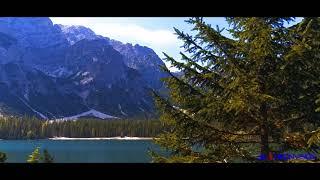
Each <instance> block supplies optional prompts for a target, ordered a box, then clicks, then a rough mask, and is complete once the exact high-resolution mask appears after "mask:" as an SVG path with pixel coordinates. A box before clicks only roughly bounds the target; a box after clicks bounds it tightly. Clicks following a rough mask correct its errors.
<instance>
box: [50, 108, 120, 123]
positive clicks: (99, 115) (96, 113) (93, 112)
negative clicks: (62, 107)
mask: <svg viewBox="0 0 320 180" xmlns="http://www.w3.org/2000/svg"><path fill="white" fill-rule="evenodd" d="M83 116H92V117H97V118H100V119H119V118H118V117H115V116H111V115H108V114H104V113H102V112H99V111H97V110H95V109H91V110H89V111H87V112H83V113H80V114H77V115H74V116H69V117H64V118H60V119H55V120H56V121H67V120H77V119H78V118H80V117H83Z"/></svg>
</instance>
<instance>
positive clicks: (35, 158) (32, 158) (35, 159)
mask: <svg viewBox="0 0 320 180" xmlns="http://www.w3.org/2000/svg"><path fill="white" fill-rule="evenodd" d="M40 159H41V156H40V147H36V148H35V150H34V151H33V152H32V153H31V154H30V155H29V158H28V160H27V162H28V163H39V162H40Z"/></svg>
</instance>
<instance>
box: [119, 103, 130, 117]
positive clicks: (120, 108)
mask: <svg viewBox="0 0 320 180" xmlns="http://www.w3.org/2000/svg"><path fill="white" fill-rule="evenodd" d="M118 108H119V110H120V112H121V114H122V115H125V116H128V114H126V113H125V112H123V111H122V107H121V105H120V104H118Z"/></svg>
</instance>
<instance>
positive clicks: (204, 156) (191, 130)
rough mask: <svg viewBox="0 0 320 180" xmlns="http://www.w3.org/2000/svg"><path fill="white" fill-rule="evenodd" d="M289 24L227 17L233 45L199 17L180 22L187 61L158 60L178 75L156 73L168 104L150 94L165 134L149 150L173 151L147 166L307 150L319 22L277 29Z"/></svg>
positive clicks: (318, 62) (318, 66)
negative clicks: (183, 27) (188, 28)
mask: <svg viewBox="0 0 320 180" xmlns="http://www.w3.org/2000/svg"><path fill="white" fill-rule="evenodd" d="M292 20H293V18H278V17H271V18H270V17H267V18H265V17H259V18H258V17H250V18H227V21H228V23H229V24H230V29H228V30H227V31H229V32H230V34H231V36H232V38H227V37H225V36H223V35H222V34H221V33H222V30H221V29H219V27H217V28H212V27H211V25H210V24H207V23H206V22H204V21H203V19H202V18H191V19H189V20H187V21H186V22H187V23H189V24H191V25H193V29H192V30H193V31H195V35H194V36H191V35H189V34H186V33H184V32H181V31H179V30H178V29H175V31H176V34H177V35H178V38H179V39H181V40H182V41H183V42H184V46H183V47H184V48H185V51H186V52H187V53H189V54H191V55H190V56H189V57H188V56H187V55H185V54H184V53H181V57H182V58H181V61H179V62H178V61H176V60H175V59H173V58H172V57H170V56H169V55H167V54H164V55H165V56H166V58H165V60H167V61H168V62H170V63H171V64H172V65H173V66H174V67H176V68H177V69H179V70H181V71H182V72H183V76H181V77H177V76H174V74H172V73H171V72H170V71H169V70H168V69H167V68H166V67H163V70H164V71H166V72H168V73H169V74H170V77H169V78H165V79H164V82H165V83H166V85H167V87H168V88H169V89H170V95H169V98H164V97H162V96H160V95H158V94H157V93H156V92H154V98H155V101H156V104H157V107H158V109H159V112H160V114H161V117H160V119H161V121H162V122H163V123H164V125H165V127H166V129H167V131H166V132H165V133H163V134H161V135H159V136H158V137H159V139H157V140H156V143H158V144H159V145H161V146H162V147H164V148H166V149H169V150H171V151H172V154H171V156H170V157H162V156H160V155H157V154H156V153H154V152H153V153H151V154H152V156H153V158H154V162H235V161H236V160H239V159H240V160H242V161H247V162H257V155H258V154H259V153H261V154H268V153H269V152H273V151H276V150H275V149H274V147H273V146H271V145H270V143H273V144H277V145H278V146H281V147H283V150H282V151H286V150H289V149H300V150H306V149H307V147H308V142H307V141H308V138H309V137H310V132H312V131H314V130H316V129H317V128H318V126H319V123H320V121H319V119H320V118H319V113H317V112H316V111H319V109H317V108H319V105H318V106H317V105H316V103H319V100H317V99H319V96H318V97H317V95H318V94H319V92H320V81H319V77H320V59H319V58H320V55H319V53H320V51H319V50H320V49H319V48H320V18H304V19H303V20H302V22H300V23H298V24H297V25H294V26H291V27H286V26H284V23H286V22H290V21H292ZM315 102H316V103H315ZM258 145H260V150H258V151H257V147H258ZM252 147H255V150H253V149H252ZM195 149H198V150H195ZM199 149H200V150H199Z"/></svg>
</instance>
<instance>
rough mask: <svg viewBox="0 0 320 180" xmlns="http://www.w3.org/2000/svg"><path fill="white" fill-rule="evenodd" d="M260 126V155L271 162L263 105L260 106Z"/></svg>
mask: <svg viewBox="0 0 320 180" xmlns="http://www.w3.org/2000/svg"><path fill="white" fill-rule="evenodd" d="M261 115H262V124H261V132H260V133H261V134H260V138H261V155H263V156H264V157H267V160H269V161H270V160H272V159H273V158H272V154H271V152H270V149H269V128H268V122H267V106H266V104H265V103H264V104H263V105H262V106H261Z"/></svg>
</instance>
